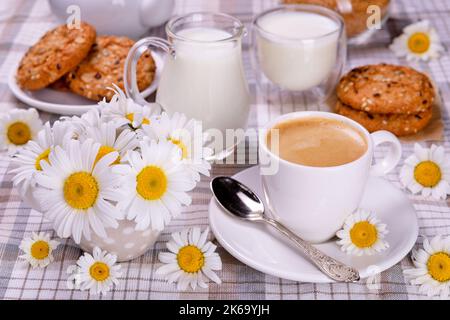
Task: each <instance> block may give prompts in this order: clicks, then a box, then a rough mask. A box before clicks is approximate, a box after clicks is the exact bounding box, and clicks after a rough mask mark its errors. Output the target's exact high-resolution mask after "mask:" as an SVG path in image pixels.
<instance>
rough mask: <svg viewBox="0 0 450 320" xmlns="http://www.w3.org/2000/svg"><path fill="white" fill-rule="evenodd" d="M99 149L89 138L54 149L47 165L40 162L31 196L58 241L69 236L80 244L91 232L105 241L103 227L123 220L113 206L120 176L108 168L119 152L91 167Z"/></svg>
mask: <svg viewBox="0 0 450 320" xmlns="http://www.w3.org/2000/svg"><path fill="white" fill-rule="evenodd" d="M99 149H100V144H99V143H93V141H92V140H91V139H88V140H86V141H84V142H83V143H81V142H80V141H78V140H70V142H69V143H68V145H67V148H65V149H63V148H61V147H59V146H56V147H55V148H54V150H53V151H52V152H51V153H50V155H49V158H48V160H49V161H48V162H46V161H41V167H42V171H39V172H38V173H37V174H36V182H37V186H36V190H35V191H34V196H35V197H36V199H38V200H39V202H40V205H41V207H42V209H43V211H44V215H45V217H46V218H48V219H49V220H50V221H52V222H53V228H54V229H55V231H56V232H57V234H58V236H59V237H61V238H67V237H72V238H73V239H74V240H75V242H76V243H80V240H81V236H82V235H83V236H84V237H85V238H86V239H87V240H90V238H91V230H93V231H94V232H95V233H96V234H97V235H98V236H100V237H102V238H105V237H106V236H107V235H106V232H105V228H107V227H112V228H116V227H117V226H118V223H117V220H118V219H121V218H122V216H121V213H120V211H119V210H118V209H117V208H116V206H115V205H114V203H115V201H118V200H119V199H121V196H122V194H121V192H120V189H117V186H119V185H120V183H121V182H120V176H119V175H117V174H114V173H113V172H112V171H111V166H110V165H111V164H112V163H113V162H114V161H115V160H116V159H117V157H118V153H117V152H111V153H109V154H107V155H105V156H104V157H103V158H101V159H100V160H99V161H98V162H97V163H96V164H94V162H95V159H96V157H97V155H98V151H99Z"/></svg>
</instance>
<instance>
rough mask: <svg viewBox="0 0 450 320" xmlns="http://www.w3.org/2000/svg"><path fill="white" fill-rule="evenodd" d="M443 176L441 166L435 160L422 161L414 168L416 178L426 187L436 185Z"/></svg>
mask: <svg viewBox="0 0 450 320" xmlns="http://www.w3.org/2000/svg"><path fill="white" fill-rule="evenodd" d="M441 178H442V172H441V168H440V167H439V166H438V165H437V164H436V163H434V162H433V161H422V162H421V163H419V164H418V165H417V166H416V167H415V168H414V179H415V180H416V181H417V182H418V183H419V184H421V185H422V186H424V187H427V188H433V187H435V186H436V185H437V184H438V183H439V182H440V181H441Z"/></svg>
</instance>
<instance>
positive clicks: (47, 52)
mask: <svg viewBox="0 0 450 320" xmlns="http://www.w3.org/2000/svg"><path fill="white" fill-rule="evenodd" d="M94 41H95V29H94V28H93V27H92V26H90V25H89V24H87V23H84V22H82V23H81V25H80V28H73V29H69V28H68V27H67V25H65V24H64V25H61V26H59V27H57V28H55V29H53V30H50V31H48V32H47V33H46V34H45V35H44V36H43V37H42V38H41V39H40V40H39V41H38V42H37V43H36V44H35V45H34V46H32V47H31V48H30V49H29V50H28V52H27V53H26V54H25V55H24V57H23V58H22V60H21V61H20V64H19V68H18V70H17V83H18V84H19V86H20V87H21V88H23V89H27V90H39V89H43V88H45V87H47V86H48V85H49V84H51V83H53V82H55V81H56V80H58V79H59V78H61V77H62V76H63V75H64V74H66V73H67V72H69V71H70V70H72V69H73V68H75V67H76V66H77V65H78V64H79V63H80V62H81V61H82V60H83V59H84V58H85V57H86V56H87V54H88V52H89V50H90V48H91V46H92V44H93V43H94Z"/></svg>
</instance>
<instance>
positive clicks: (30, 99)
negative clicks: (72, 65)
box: [8, 52, 164, 116]
mask: <svg viewBox="0 0 450 320" xmlns="http://www.w3.org/2000/svg"><path fill="white" fill-rule="evenodd" d="M152 56H153V59H154V60H155V65H156V74H155V79H154V80H153V82H152V84H151V85H150V86H149V87H148V88H147V89H145V90H144V91H142V95H143V96H144V97H148V96H149V95H151V94H152V93H153V92H155V91H156V89H157V88H158V83H159V80H160V78H161V72H162V69H163V67H164V59H163V58H162V56H161V55H160V54H158V53H155V52H152ZM16 72H17V68H13V69H12V70H11V73H10V75H9V79H8V85H9V88H10V89H11V91H12V92H13V94H14V95H15V96H16V98H17V99H19V100H20V101H22V102H23V103H25V104H27V105H29V106H32V107H35V108H37V109H39V110H42V111H46V112H50V113H57V114H61V115H67V116H71V115H74V116H80V115H82V114H83V113H85V112H87V111H89V109H91V108H93V107H95V106H96V105H97V104H93V102H92V100H89V99H86V98H84V97H82V96H79V95H76V94H74V93H72V92H62V91H57V90H53V89H49V88H45V89H42V90H38V91H28V90H22V88H20V87H19V86H18V84H17V82H16Z"/></svg>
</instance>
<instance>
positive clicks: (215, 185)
mask: <svg viewBox="0 0 450 320" xmlns="http://www.w3.org/2000/svg"><path fill="white" fill-rule="evenodd" d="M211 190H212V192H213V194H214V196H215V198H216V200H217V202H218V203H219V205H220V206H221V207H222V208H223V209H224V210H225V211H226V212H228V213H229V214H231V215H233V216H234V217H238V218H240V219H243V220H246V221H253V222H263V223H267V224H269V225H271V226H272V227H274V228H275V229H277V230H278V231H279V232H281V233H282V234H283V235H285V236H286V237H288V238H289V239H290V240H292V242H294V243H295V244H296V245H297V247H298V248H299V249H300V250H301V251H302V252H303V253H304V254H305V255H306V256H307V257H308V258H309V259H310V260H311V261H312V262H313V263H314V264H315V265H316V266H317V267H318V268H319V269H320V270H322V272H323V273H325V274H326V275H327V276H328V277H330V278H331V279H333V280H336V281H343V282H354V281H358V280H359V273H358V271H357V270H355V269H354V268H352V267H350V266H347V265H345V264H343V263H341V262H339V261H337V260H335V259H333V258H331V257H329V256H327V255H326V254H324V253H323V252H322V251H320V250H318V249H317V248H315V247H313V246H312V245H311V244H310V243H308V242H306V241H305V240H303V239H301V238H300V237H298V236H297V235H295V234H294V233H293V232H292V231H290V230H289V229H288V228H286V227H285V226H283V225H282V224H281V223H279V222H278V221H275V220H273V219H270V218H268V217H267V216H266V215H265V214H264V212H265V208H264V204H263V203H262V201H261V200H260V199H259V197H258V196H257V195H256V194H255V193H254V192H253V191H252V190H250V189H249V188H248V187H246V186H245V185H243V184H242V183H240V182H239V181H237V180H235V179H233V178H229V177H216V178H214V179H213V180H212V181H211Z"/></svg>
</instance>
